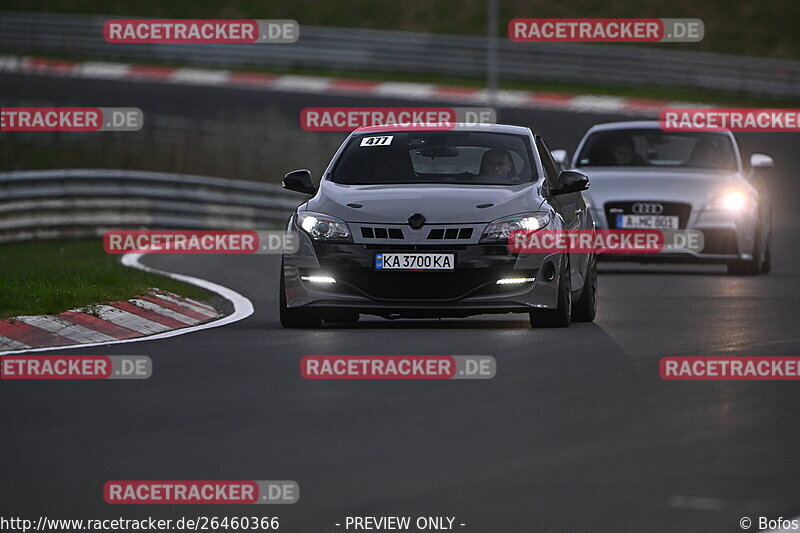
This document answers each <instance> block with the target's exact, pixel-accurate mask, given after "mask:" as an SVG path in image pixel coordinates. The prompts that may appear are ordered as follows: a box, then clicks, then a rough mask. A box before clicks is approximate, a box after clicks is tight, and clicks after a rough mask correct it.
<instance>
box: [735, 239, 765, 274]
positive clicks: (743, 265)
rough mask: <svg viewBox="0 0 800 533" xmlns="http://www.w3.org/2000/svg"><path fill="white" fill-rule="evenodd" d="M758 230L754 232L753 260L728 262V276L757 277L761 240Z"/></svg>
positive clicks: (759, 267)
mask: <svg viewBox="0 0 800 533" xmlns="http://www.w3.org/2000/svg"><path fill="white" fill-rule="evenodd" d="M760 233H761V231H760V230H756V242H755V243H754V244H753V259H751V260H749V261H748V260H746V259H734V260H733V261H729V262H728V274H731V275H733V276H757V275H758V273H759V272H760V271H761V267H762V264H761V238H760V236H759V235H760Z"/></svg>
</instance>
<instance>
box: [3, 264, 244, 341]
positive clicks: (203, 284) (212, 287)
mask: <svg viewBox="0 0 800 533" xmlns="http://www.w3.org/2000/svg"><path fill="white" fill-rule="evenodd" d="M143 255H145V254H125V255H123V256H122V264H123V265H125V266H128V267H132V268H136V269H139V270H143V271H145V272H151V273H153V274H159V275H162V276H166V277H168V278H172V279H176V280H178V281H183V282H185V283H188V284H190V285H194V286H195V287H200V288H201V289H206V290H208V291H211V292H213V293H215V294H217V295H219V296H222V297H223V298H225V299H226V300H228V301H230V302H231V303H233V313H231V314H230V315H228V316H225V317H222V318H220V319H219V320H212V321H211V322H206V323H203V324H198V325H196V326H187V327H185V328H180V329H174V330H171V331H165V332H163V333H156V334H155V335H147V336H144V337H135V338H133V339H120V340H115V341H108V342H94V343H87V344H69V345H67V346H48V347H45V348H28V349H25V350H10V351H6V352H0V355H12V354H19V353H29V352H49V351H53V350H69V349H72V348H90V347H93V346H110V345H112V344H126V343H130V342H142V341H154V340H158V339H167V338H170V337H177V336H178V335H185V334H186V333H194V332H195V331H200V330H203V329H210V328H217V327H220V326H224V325H226V324H231V323H233V322H238V321H240V320H243V319H245V318H247V317H249V316H250V315H252V314H253V311H254V308H253V302H251V301H250V300H248V299H247V298H246V297H244V296H242V295H241V294H239V293H238V292H236V291H234V290H232V289H229V288H227V287H223V286H222V285H217V284H216V283H214V282H211V281H208V280H205V279H200V278H195V277H192V276H187V275H185V274H175V273H174V272H167V271H165V270H158V269H156V268H153V267H149V266H147V265H143V264H142V263H140V262H139V259H140V258H141V257H142V256H143Z"/></svg>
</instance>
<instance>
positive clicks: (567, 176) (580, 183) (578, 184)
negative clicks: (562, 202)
mask: <svg viewBox="0 0 800 533" xmlns="http://www.w3.org/2000/svg"><path fill="white" fill-rule="evenodd" d="M588 188H589V176H587V175H586V174H584V173H583V172H578V171H577V170H562V171H561V174H559V175H558V179H557V180H556V186H555V187H553V188H551V189H550V194H552V195H553V196H558V195H559V194H568V193H571V192H580V191H585V190H586V189H588Z"/></svg>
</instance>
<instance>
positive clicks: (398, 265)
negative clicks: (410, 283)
mask: <svg viewBox="0 0 800 533" xmlns="http://www.w3.org/2000/svg"><path fill="white" fill-rule="evenodd" d="M455 266H456V256H455V254H428V253H425V254H417V253H396V254H395V253H392V254H387V253H384V254H375V269H376V270H453V269H455Z"/></svg>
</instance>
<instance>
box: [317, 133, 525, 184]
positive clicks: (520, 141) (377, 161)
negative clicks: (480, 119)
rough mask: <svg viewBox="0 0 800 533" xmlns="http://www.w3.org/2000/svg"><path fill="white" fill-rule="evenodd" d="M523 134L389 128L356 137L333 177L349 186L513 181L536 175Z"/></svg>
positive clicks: (351, 141) (349, 145)
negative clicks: (420, 130) (417, 130)
mask: <svg viewBox="0 0 800 533" xmlns="http://www.w3.org/2000/svg"><path fill="white" fill-rule="evenodd" d="M527 141H528V139H527V137H523V136H521V135H510V134H503V133H485V132H454V131H448V132H415V131H403V132H390V133H375V134H365V135H357V136H354V137H353V138H352V139H351V140H350V143H349V144H348V146H347V148H345V150H344V152H343V153H342V155H341V157H340V158H339V161H338V162H337V163H336V166H335V167H334V170H333V173H332V176H331V180H332V181H334V182H335V183H341V184H347V185H366V184H387V183H459V184H464V185H516V184H520V183H528V182H531V181H536V180H537V179H538V176H537V173H536V167H535V165H533V164H532V155H531V152H530V149H529V143H528V142H527Z"/></svg>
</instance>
